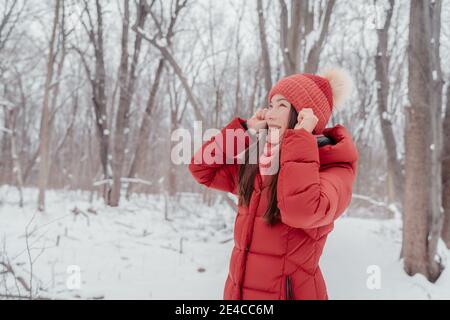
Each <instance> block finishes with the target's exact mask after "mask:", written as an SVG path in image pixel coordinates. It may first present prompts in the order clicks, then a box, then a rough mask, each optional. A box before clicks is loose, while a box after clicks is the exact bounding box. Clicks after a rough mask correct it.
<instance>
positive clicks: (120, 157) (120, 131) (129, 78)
mask: <svg viewBox="0 0 450 320" xmlns="http://www.w3.org/2000/svg"><path fill="white" fill-rule="evenodd" d="M146 10H147V9H146V7H145V0H140V1H139V4H137V19H136V20H137V21H136V24H135V26H136V27H137V28H138V29H140V30H142V29H143V28H144V24H145V19H146V16H147V12H146ZM129 21H130V8H129V1H128V0H124V16H123V20H122V54H121V59H120V73H119V84H120V98H119V108H118V110H117V117H116V128H115V136H114V138H115V139H114V157H113V186H112V193H111V198H110V203H109V204H110V205H111V206H118V205H119V201H120V189H121V181H120V179H121V178H122V172H123V165H124V159H125V148H126V136H127V134H128V132H129V128H128V127H129V117H130V115H129V113H130V107H131V101H132V98H133V95H134V91H135V83H136V77H137V75H136V69H137V64H138V61H139V55H140V52H141V46H142V34H141V33H139V32H137V33H135V41H134V53H133V58H132V60H131V67H130V68H129V66H128V38H129ZM128 69H130V70H129V71H128Z"/></svg>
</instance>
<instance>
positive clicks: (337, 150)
mask: <svg viewBox="0 0 450 320" xmlns="http://www.w3.org/2000/svg"><path fill="white" fill-rule="evenodd" d="M323 135H325V136H327V137H330V138H331V139H333V140H334V141H335V144H333V145H325V146H323V147H320V148H319V157H320V164H321V165H326V164H331V163H339V162H344V163H351V164H352V166H353V167H354V166H356V162H357V161H358V158H359V155H358V150H357V148H356V145H355V143H354V142H353V138H352V135H351V134H350V132H349V131H348V130H347V129H346V128H345V127H344V126H343V125H341V124H337V125H335V126H334V127H331V128H325V129H324V130H323Z"/></svg>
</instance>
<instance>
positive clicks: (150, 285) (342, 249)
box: [0, 186, 450, 299]
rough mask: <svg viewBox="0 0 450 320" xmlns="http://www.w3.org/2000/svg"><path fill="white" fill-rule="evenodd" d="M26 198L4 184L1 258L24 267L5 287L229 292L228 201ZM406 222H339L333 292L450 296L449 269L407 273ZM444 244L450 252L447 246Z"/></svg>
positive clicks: (113, 293)
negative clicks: (436, 273)
mask: <svg viewBox="0 0 450 320" xmlns="http://www.w3.org/2000/svg"><path fill="white" fill-rule="evenodd" d="M24 196H25V205H24V208H23V209H21V208H19V206H18V205H17V203H18V198H17V190H16V189H14V188H12V187H7V186H3V187H0V261H4V262H5V261H6V262H7V264H8V265H9V266H10V267H11V268H12V270H13V271H14V274H15V277H13V276H12V273H11V272H6V273H5V272H3V273H2V267H1V266H0V294H3V295H5V294H10V295H17V294H20V295H27V294H28V293H27V292H26V290H25V289H24V286H23V285H22V284H21V283H20V280H18V281H17V279H23V280H24V283H25V284H26V285H27V286H30V274H32V281H31V283H32V285H31V286H32V291H33V292H36V290H37V292H38V294H39V295H40V296H42V297H49V298H70V299H73V298H85V299H221V298H222V292H223V285H224V282H225V278H226V275H227V270H228V262H229V260H228V259H229V254H230V253H231V248H232V245H233V241H232V240H231V238H232V228H233V225H234V219H233V218H234V213H233V211H232V210H231V209H230V207H229V206H227V204H225V203H221V202H217V203H214V205H213V206H211V207H208V206H206V205H204V204H203V203H202V201H201V199H200V198H199V197H198V196H197V195H194V194H182V195H180V199H179V201H167V202H166V200H165V197H164V195H159V196H148V197H147V196H136V197H133V198H132V199H131V200H130V201H126V200H122V203H121V205H120V207H119V208H107V207H105V206H104V205H103V202H102V200H101V199H97V200H94V201H93V202H92V203H90V202H89V194H88V193H86V192H74V191H56V192H54V191H49V192H48V194H47V212H46V213H45V214H41V213H38V212H36V210H35V207H36V199H37V190H36V189H26V190H25V192H24ZM166 216H167V218H168V220H167V219H166ZM27 226H28V227H27ZM400 226H401V224H400V223H399V222H398V221H396V220H373V219H371V220H369V219H360V218H350V217H346V216H344V217H342V218H341V219H339V220H338V221H337V223H336V226H335V229H334V231H333V232H332V234H331V235H330V236H329V238H328V242H327V245H326V246H325V251H324V254H323V256H322V260H321V267H322V270H323V273H324V277H325V280H326V282H327V286H328V292H329V296H330V299H449V298H450V271H449V270H448V269H446V270H445V271H444V273H443V274H442V276H441V277H440V279H439V280H438V281H437V283H436V284H430V283H428V282H427V281H426V280H425V278H424V277H422V276H420V275H416V276H414V277H408V276H407V275H406V274H405V273H404V272H403V269H402V263H401V261H400V260H399V259H398V255H399V250H400V240H401V233H400ZM27 234H28V236H26V235H27ZM27 242H28V249H27ZM439 250H440V253H441V255H442V256H443V257H444V259H446V257H447V256H449V255H448V251H447V250H446V249H445V248H444V246H443V244H442V243H440V247H439ZM30 260H31V261H33V263H32V269H31V268H30ZM444 262H445V261H444ZM4 270H5V267H3V271H4ZM31 270H32V272H30V271H31ZM14 278H15V279H16V281H15V280H14Z"/></svg>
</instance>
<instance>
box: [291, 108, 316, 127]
mask: <svg viewBox="0 0 450 320" xmlns="http://www.w3.org/2000/svg"><path fill="white" fill-rule="evenodd" d="M317 122H319V119H318V118H317V117H316V115H315V114H314V112H313V110H312V109H311V108H303V109H301V110H300V112H299V113H298V117H297V124H296V125H295V127H294V129H300V128H303V129H305V130H306V131H308V132H313V130H314V128H315V127H316V125H317Z"/></svg>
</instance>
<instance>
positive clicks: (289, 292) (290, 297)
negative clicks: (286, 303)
mask: <svg viewBox="0 0 450 320" xmlns="http://www.w3.org/2000/svg"><path fill="white" fill-rule="evenodd" d="M293 299H294V296H293V294H292V283H291V278H290V277H289V276H286V300H293Z"/></svg>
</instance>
